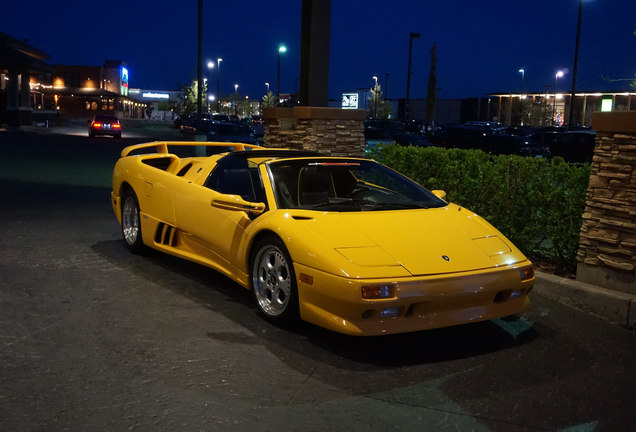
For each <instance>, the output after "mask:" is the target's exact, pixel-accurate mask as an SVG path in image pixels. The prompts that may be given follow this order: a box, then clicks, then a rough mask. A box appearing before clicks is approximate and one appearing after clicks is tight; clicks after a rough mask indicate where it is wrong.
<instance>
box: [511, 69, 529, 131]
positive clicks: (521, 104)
mask: <svg viewBox="0 0 636 432" xmlns="http://www.w3.org/2000/svg"><path fill="white" fill-rule="evenodd" d="M519 73H521V96H520V97H519V116H520V117H521V120H520V124H521V126H523V99H524V92H525V89H524V88H523V84H524V82H523V81H524V79H525V77H526V71H525V70H524V69H519ZM510 107H511V108H512V98H510ZM511 120H512V119H511Z"/></svg>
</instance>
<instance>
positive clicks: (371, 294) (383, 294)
mask: <svg viewBox="0 0 636 432" xmlns="http://www.w3.org/2000/svg"><path fill="white" fill-rule="evenodd" d="M389 297H392V294H391V286H390V285H371V286H363V287H362V298H363V299H367V300H368V299H383V298H389Z"/></svg>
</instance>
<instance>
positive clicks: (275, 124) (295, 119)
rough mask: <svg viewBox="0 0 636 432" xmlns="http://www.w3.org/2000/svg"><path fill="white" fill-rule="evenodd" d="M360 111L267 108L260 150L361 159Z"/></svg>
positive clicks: (361, 126) (364, 114) (362, 137)
mask: <svg viewBox="0 0 636 432" xmlns="http://www.w3.org/2000/svg"><path fill="white" fill-rule="evenodd" d="M365 116H366V112H365V111H364V110H342V109H337V108H316V107H294V108H269V109H266V110H265V112H264V113H263V117H264V119H265V137H264V142H263V146H264V147H286V148H292V149H297V150H311V151H318V152H320V153H324V154H326V155H331V156H355V157H362V156H364V146H365V141H364V133H363V132H364V126H363V122H364V118H365Z"/></svg>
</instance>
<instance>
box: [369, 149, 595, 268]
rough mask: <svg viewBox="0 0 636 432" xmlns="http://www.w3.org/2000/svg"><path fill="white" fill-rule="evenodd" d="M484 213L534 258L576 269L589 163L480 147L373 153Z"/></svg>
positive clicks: (388, 163)
mask: <svg viewBox="0 0 636 432" xmlns="http://www.w3.org/2000/svg"><path fill="white" fill-rule="evenodd" d="M373 157H374V158H376V159H378V160H380V161H382V162H383V163H384V164H385V165H387V166H389V167H391V168H393V169H395V170H397V171H399V172H401V173H403V174H405V175H406V176H408V177H410V178H411V179H413V180H415V181H416V182H418V183H420V184H421V185H423V186H425V187H426V188H428V189H443V190H444V191H446V194H447V198H446V199H447V200H448V201H452V202H454V203H456V204H458V205H461V206H464V207H466V208H468V209H470V210H472V211H474V212H476V213H478V214H479V215H481V216H483V217H484V218H485V219H487V220H488V221H489V222H490V223H492V224H493V225H494V226H495V227H497V229H499V230H500V231H501V232H503V233H504V234H505V235H506V236H507V237H508V238H509V239H510V240H511V241H512V242H513V243H514V244H515V245H516V246H517V247H519V248H520V249H521V250H522V251H523V252H524V253H525V254H526V255H528V256H529V257H530V258H533V259H537V258H539V259H542V260H545V261H547V262H550V263H552V264H553V265H554V266H555V267H556V269H557V270H558V271H569V272H574V270H575V268H576V253H577V250H578V244H579V231H580V228H581V222H582V219H581V216H582V214H583V211H584V209H585V196H586V193H587V186H588V181H589V177H590V168H589V165H574V164H569V163H566V162H565V161H564V160H563V159H561V158H555V159H552V160H547V159H540V158H529V157H522V156H514V155H490V154H488V153H485V152H483V151H481V150H461V149H442V148H435V147H429V148H420V147H401V146H397V145H390V146H386V147H384V148H382V149H381V150H380V151H379V152H378V153H376V154H374V155H373Z"/></svg>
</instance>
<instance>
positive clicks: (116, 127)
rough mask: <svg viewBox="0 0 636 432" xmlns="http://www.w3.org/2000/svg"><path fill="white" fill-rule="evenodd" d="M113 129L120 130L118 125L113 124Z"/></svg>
mask: <svg viewBox="0 0 636 432" xmlns="http://www.w3.org/2000/svg"><path fill="white" fill-rule="evenodd" d="M113 129H121V125H120V124H119V123H115V124H114V125H113Z"/></svg>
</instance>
